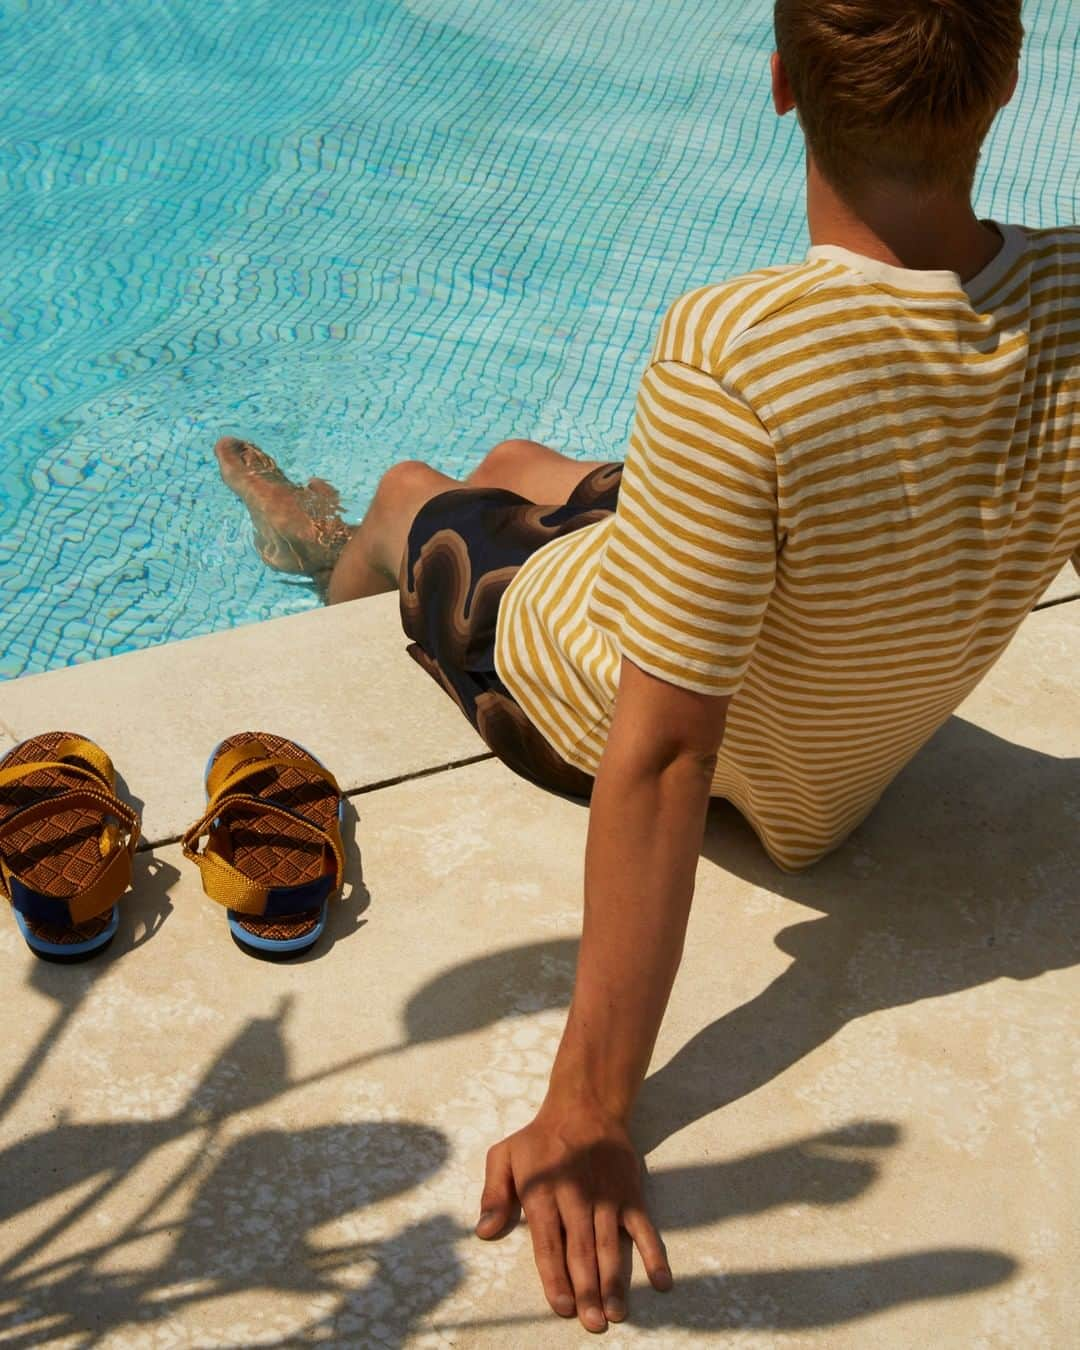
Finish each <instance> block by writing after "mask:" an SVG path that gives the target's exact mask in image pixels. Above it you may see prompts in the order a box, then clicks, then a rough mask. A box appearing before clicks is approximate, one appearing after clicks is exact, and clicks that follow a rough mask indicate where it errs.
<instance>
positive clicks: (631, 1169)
mask: <svg viewBox="0 0 1080 1350" xmlns="http://www.w3.org/2000/svg"><path fill="white" fill-rule="evenodd" d="M519 1206H520V1207H521V1208H522V1209H523V1210H524V1211H525V1218H526V1220H527V1222H528V1225H529V1232H530V1234H531V1236H532V1244H533V1255H534V1257H535V1258H536V1268H537V1270H538V1271H539V1272H540V1279H541V1281H542V1283H543V1286H544V1293H545V1294H546V1295H547V1300H548V1302H549V1303H550V1304H551V1307H552V1309H553V1310H554V1311H555V1312H556V1313H558V1314H559V1316H560V1317H573V1315H574V1313H575V1312H576V1313H577V1315H578V1317H580V1319H581V1322H582V1325H583V1326H584V1327H585V1328H586V1330H587V1331H604V1330H605V1329H606V1327H607V1324H608V1322H609V1321H611V1322H621V1321H622V1320H623V1318H624V1317H625V1316H626V1278H625V1277H626V1270H625V1269H624V1266H623V1259H622V1241H621V1235H620V1229H625V1230H626V1231H627V1233H629V1235H630V1238H631V1239H632V1241H633V1243H634V1245H635V1246H636V1247H637V1249H638V1252H639V1253H640V1255H641V1259H642V1262H643V1263H644V1266H645V1270H646V1273H647V1274H648V1277H649V1280H650V1282H651V1283H652V1285H653V1287H654V1288H655V1289H660V1290H668V1289H670V1288H671V1282H672V1281H671V1271H670V1269H669V1268H668V1263H667V1257H666V1256H665V1254H664V1247H663V1244H662V1243H661V1241H660V1235H659V1234H658V1233H657V1231H656V1229H655V1228H654V1227H653V1225H652V1223H651V1221H650V1220H649V1217H648V1215H647V1214H646V1213H645V1208H644V1205H643V1203H642V1197H641V1163H640V1161H639V1159H638V1156H637V1154H636V1152H635V1151H634V1147H633V1145H632V1144H631V1142H630V1138H629V1136H628V1134H627V1132H626V1126H625V1125H624V1124H623V1122H622V1121H621V1120H619V1119H618V1118H617V1117H615V1116H612V1115H610V1114H608V1113H607V1112H606V1111H604V1110H603V1109H602V1108H601V1107H600V1106H599V1105H596V1104H594V1103H591V1102H588V1101H586V1100H582V1099H575V1100H573V1101H571V1102H561V1101H559V1100H558V1099H554V1100H553V1099H552V1098H551V1097H550V1096H549V1097H548V1099H547V1100H546V1101H545V1102H544V1105H543V1106H542V1107H541V1108H540V1111H539V1114H538V1115H537V1116H536V1119H535V1120H534V1121H533V1122H532V1123H531V1124H530V1125H526V1126H525V1128H524V1129H523V1130H518V1132H517V1133H516V1134H512V1135H510V1137H509V1138H508V1139H504V1140H503V1141H502V1143H500V1144H496V1145H495V1146H494V1148H492V1149H491V1150H490V1151H489V1153H488V1156H487V1176H486V1178H485V1182H484V1193H483V1196H482V1197H481V1201H480V1207H481V1210H482V1213H481V1215H480V1222H479V1223H478V1224H477V1226H476V1232H477V1236H479V1237H482V1238H494V1237H497V1236H498V1235H499V1234H500V1233H501V1232H503V1231H504V1229H506V1227H507V1226H508V1225H509V1224H510V1223H511V1222H512V1221H513V1220H514V1219H515V1218H516V1216H517V1212H518V1208H519Z"/></svg>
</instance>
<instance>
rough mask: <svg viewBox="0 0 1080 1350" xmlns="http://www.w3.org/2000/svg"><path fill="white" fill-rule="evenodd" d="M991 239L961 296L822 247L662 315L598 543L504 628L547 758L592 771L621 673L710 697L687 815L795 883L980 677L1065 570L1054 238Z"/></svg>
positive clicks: (1067, 386) (546, 577)
mask: <svg viewBox="0 0 1080 1350" xmlns="http://www.w3.org/2000/svg"><path fill="white" fill-rule="evenodd" d="M999 228H1001V230H1002V233H1003V235H1004V242H1003V246H1002V248H1001V250H1000V252H999V253H998V255H997V256H996V257H995V258H994V260H993V261H992V262H991V263H990V264H989V266H987V267H986V268H984V269H983V271H982V272H980V273H979V274H978V275H977V276H975V277H974V278H972V279H971V280H970V281H968V282H967V283H966V284H961V282H960V280H959V278H958V277H957V276H956V275H955V274H954V273H949V272H918V271H912V270H910V269H905V268H899V267H892V266H889V265H887V264H885V263H880V262H877V261H874V260H871V259H868V258H864V257H861V256H860V255H858V254H854V253H850V252H848V251H847V250H844V249H840V248H836V247H832V246H825V247H818V248H814V249H811V251H810V254H809V257H808V259H807V261H806V262H805V263H803V264H798V265H796V266H793V267H780V268H771V269H766V270H765V271H763V272H758V273H752V274H750V275H748V276H746V277H741V278H737V279H736V280H734V281H732V282H728V283H724V284H723V285H720V286H714V287H706V288H704V289H702V290H700V291H695V292H693V293H691V294H690V295H688V296H685V297H683V298H682V299H681V300H680V301H679V302H677V303H676V304H675V305H674V306H673V307H672V309H671V310H670V311H669V313H668V316H667V318H666V320H665V323H664V326H663V328H662V330H661V333H660V336H659V339H658V342H657V346H656V350H655V352H654V361H653V364H652V365H651V366H650V368H649V371H648V372H647V373H646V376H645V379H644V380H643V383H642V392H641V397H640V399H639V405H638V416H637V419H636V422H635V427H634V432H633V434H632V438H631V450H630V454H629V457H628V460H627V465H626V471H625V475H624V481H623V488H622V492H621V494H620V501H619V509H618V513H617V515H616V517H615V519H614V520H613V521H611V522H605V523H603V524H601V525H598V526H596V527H593V528H592V529H590V530H588V531H585V532H583V533H584V534H585V535H586V536H588V537H587V538H585V539H582V538H571V539H568V540H560V541H557V542H556V543H555V544H552V545H549V546H548V547H547V548H545V549H543V550H541V552H540V553H539V554H537V555H536V556H535V557H534V558H533V559H531V560H530V562H529V563H528V564H527V566H526V567H525V568H524V569H523V571H522V574H521V576H520V577H519V578H518V579H517V580H516V581H515V582H514V584H513V586H512V587H511V591H510V593H509V594H508V596H507V599H506V601H505V602H504V607H505V615H504V616H502V617H501V619H500V642H499V648H498V654H499V658H500V669H501V670H502V673H503V677H504V679H505V680H506V682H507V684H508V685H509V687H510V688H511V690H512V691H513V692H514V694H515V696H516V697H517V698H518V699H519V701H521V702H522V704H523V706H524V707H525V709H526V711H527V712H528V713H529V715H530V717H531V718H532V720H533V721H534V722H536V724H537V725H538V726H539V727H540V729H541V730H542V731H543V732H544V734H545V736H546V737H547V738H548V739H549V740H550V741H551V742H552V743H553V744H554V745H555V746H556V748H557V749H558V750H559V751H560V752H561V753H562V754H563V755H564V757H566V758H567V759H569V760H570V761H571V762H574V763H578V764H580V765H581V766H582V767H584V768H586V769H588V770H589V771H593V772H594V771H595V769H596V766H597V763H598V758H599V754H600V753H601V752H602V748H603V743H604V740H605V737H606V731H607V727H608V724H609V719H610V713H611V708H612V706H613V703H614V696H615V687H616V681H617V678H618V669H619V663H620V659H621V656H622V655H623V654H626V655H627V656H629V657H630V658H631V659H632V660H633V661H634V662H635V663H636V664H638V665H640V666H641V667H642V668H644V669H645V670H648V671H650V672H651V673H653V674H656V675H657V676H659V677H660V678H665V677H672V676H673V675H674V674H675V673H676V672H677V674H678V679H679V682H680V683H681V684H683V685H684V686H687V687H696V688H698V689H699V690H700V691H701V692H703V693H708V694H716V695H725V694H733V693H735V691H736V690H737V691H738V692H737V694H736V696H735V697H734V698H733V701H732V704H731V707H730V709H729V712H728V719H727V727H726V732H725V737H724V742H723V745H722V747H721V750H720V755H719V763H718V767H717V773H716V778H715V781H714V792H715V793H716V794H717V795H722V796H725V797H728V798H730V799H731V800H733V801H734V802H735V803H736V804H737V805H738V806H739V807H740V809H741V810H742V811H743V812H744V814H746V815H747V817H748V818H749V819H750V820H751V821H752V823H753V824H754V825H755V827H756V829H757V830H758V832H759V834H760V835H761V836H762V838H763V841H764V842H765V844H766V846H767V848H768V849H769V851H770V853H771V854H772V856H773V857H774V858H775V859H776V860H777V861H778V862H779V863H781V865H783V866H785V867H792V868H795V867H801V866H805V865H807V864H808V863H810V862H812V861H814V859H815V858H817V857H819V856H820V855H821V854H822V853H823V852H825V851H827V850H828V849H829V848H831V847H834V846H835V845H836V844H837V843H839V842H840V840H841V839H842V838H843V837H844V836H845V835H846V834H847V833H848V832H849V831H850V830H851V829H852V828H853V827H854V825H855V824H857V823H858V821H859V820H860V819H862V817H863V816H864V815H865V814H866V812H867V811H868V810H869V809H870V808H871V807H872V806H873V804H874V802H875V801H876V800H877V798H878V796H880V794H881V792H882V791H883V789H884V788H885V786H886V785H887V784H888V782H889V781H890V780H891V779H892V778H893V777H894V775H895V774H896V773H897V772H898V770H899V769H900V768H901V767H902V765H903V764H904V763H905V762H906V761H907V759H909V758H910V756H911V755H912V754H913V753H914V752H915V751H916V750H917V749H918V747H919V746H920V745H921V744H923V742H924V741H925V740H926V739H927V738H928V737H929V736H930V735H931V734H932V733H933V731H934V730H935V729H936V727H937V726H939V725H940V723H941V722H942V721H943V720H944V719H945V718H946V717H947V716H948V715H949V713H950V712H951V711H952V710H953V709H954V708H955V707H956V706H957V704H958V703H959V702H960V701H961V700H962V699H963V698H964V697H965V695H966V694H967V693H968V692H969V690H970V689H971V688H972V687H973V686H974V685H975V684H976V683H977V682H978V680H979V679H980V678H981V677H982V675H984V674H985V673H986V671H987V670H988V669H989V667H990V666H991V665H992V664H993V662H994V660H995V659H996V658H997V656H998V655H1000V653H1001V651H1002V650H1003V649H1004V647H1005V646H1006V644H1007V643H1008V641H1009V639H1010V638H1011V636H1012V635H1013V633H1014V632H1015V631H1016V628H1017V626H1018V625H1019V623H1020V622H1021V620H1022V619H1023V617H1024V616H1025V615H1026V614H1027V613H1028V612H1029V610H1030V609H1031V607H1032V605H1034V604H1035V603H1036V601H1037V600H1038V598H1039V596H1040V595H1041V594H1042V591H1043V590H1044V588H1045V586H1046V585H1047V583H1048V582H1049V581H1050V579H1051V578H1052V577H1053V575H1054V574H1055V573H1056V571H1057V570H1058V569H1059V568H1060V567H1061V566H1062V564H1063V563H1065V562H1066V561H1067V560H1068V559H1069V557H1070V556H1073V555H1077V556H1078V557H1080V229H1077V228H1070V229H1057V230H1037V231H1028V230H1025V229H1022V228H1020V227H1011V226H1010V227H999ZM571 555H572V565H570V564H571ZM538 649H543V650H545V651H547V652H549V653H551V656H550V660H551V661H553V662H554V663H555V664H556V665H557V667H558V671H557V674H558V678H557V679H554V680H553V679H552V678H551V672H550V671H545V672H543V674H542V677H541V678H537V673H536V672H537V668H536V664H535V661H534V659H533V656H534V654H535V652H536V651H537V650H538ZM530 652H531V653H532V654H533V655H530Z"/></svg>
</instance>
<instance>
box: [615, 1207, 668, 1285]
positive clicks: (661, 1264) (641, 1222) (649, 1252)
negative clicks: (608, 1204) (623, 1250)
mask: <svg viewBox="0 0 1080 1350" xmlns="http://www.w3.org/2000/svg"><path fill="white" fill-rule="evenodd" d="M622 1222H623V1227H624V1228H625V1229H626V1231H627V1232H628V1233H629V1234H630V1236H631V1238H632V1239H633V1242H634V1246H635V1247H636V1248H637V1249H638V1252H639V1254H640V1256H641V1262H642V1265H644V1267H645V1273H646V1275H648V1277H649V1283H650V1284H651V1285H652V1287H653V1288H654V1289H659V1290H661V1291H662V1292H665V1293H666V1291H667V1290H668V1289H670V1288H671V1286H672V1283H673V1281H672V1278H671V1267H670V1266H669V1265H668V1260H667V1253H666V1252H665V1251H664V1244H663V1243H662V1242H661V1241H660V1234H659V1233H658V1232H657V1231H656V1229H655V1228H654V1227H653V1225H652V1220H651V1219H650V1218H649V1216H648V1215H647V1214H646V1213H645V1211H644V1210H643V1209H639V1208H636V1207H635V1208H633V1209H624V1210H623V1216H622Z"/></svg>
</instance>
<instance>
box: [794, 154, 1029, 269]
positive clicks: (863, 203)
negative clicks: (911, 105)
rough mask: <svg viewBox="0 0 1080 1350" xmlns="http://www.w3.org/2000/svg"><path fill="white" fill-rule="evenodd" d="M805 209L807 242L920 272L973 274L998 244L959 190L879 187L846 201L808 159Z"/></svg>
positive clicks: (999, 240)
mask: <svg viewBox="0 0 1080 1350" xmlns="http://www.w3.org/2000/svg"><path fill="white" fill-rule="evenodd" d="M806 211H807V216H808V218H809V223H810V241H811V243H813V244H835V245H838V246H839V247H840V248H846V249H850V250H851V251H852V252H853V253H861V254H862V255H863V256H864V257H867V258H876V259H877V260H878V261H879V262H885V263H890V264H891V265H892V266H894V267H909V268H915V269H917V270H919V271H926V272H939V271H941V272H956V273H957V274H958V275H959V277H960V280H961V281H968V280H970V279H971V278H972V277H973V276H976V275H977V274H978V273H979V272H981V271H982V270H983V268H984V267H985V266H986V265H987V264H988V263H989V262H990V261H991V260H992V259H993V258H994V257H995V255H996V254H997V252H998V250H999V249H1000V248H1001V245H1002V239H1001V235H1000V234H999V233H998V232H997V231H996V230H995V229H993V228H991V227H989V226H986V225H983V224H982V223H981V222H980V221H979V219H978V218H977V216H976V215H975V212H974V211H973V210H972V207H971V201H970V199H969V198H968V197H966V196H962V195H950V194H947V193H938V194H935V195H933V196H926V197H921V198H913V197H912V195H911V193H910V192H905V191H904V190H902V189H900V188H893V187H890V186H881V187H876V188H872V189H869V190H868V191H865V192H863V193H861V194H860V197H859V200H858V204H857V207H856V206H854V205H849V204H848V203H847V202H846V201H844V199H843V198H842V197H841V196H840V195H839V194H838V193H837V192H836V191H835V190H834V189H833V187H832V186H831V185H830V184H829V183H828V182H827V181H826V180H825V179H824V178H823V177H822V176H821V173H820V172H819V171H818V168H817V165H816V164H815V163H814V160H813V158H812V157H811V158H809V159H808V167H807V175H806Z"/></svg>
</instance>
